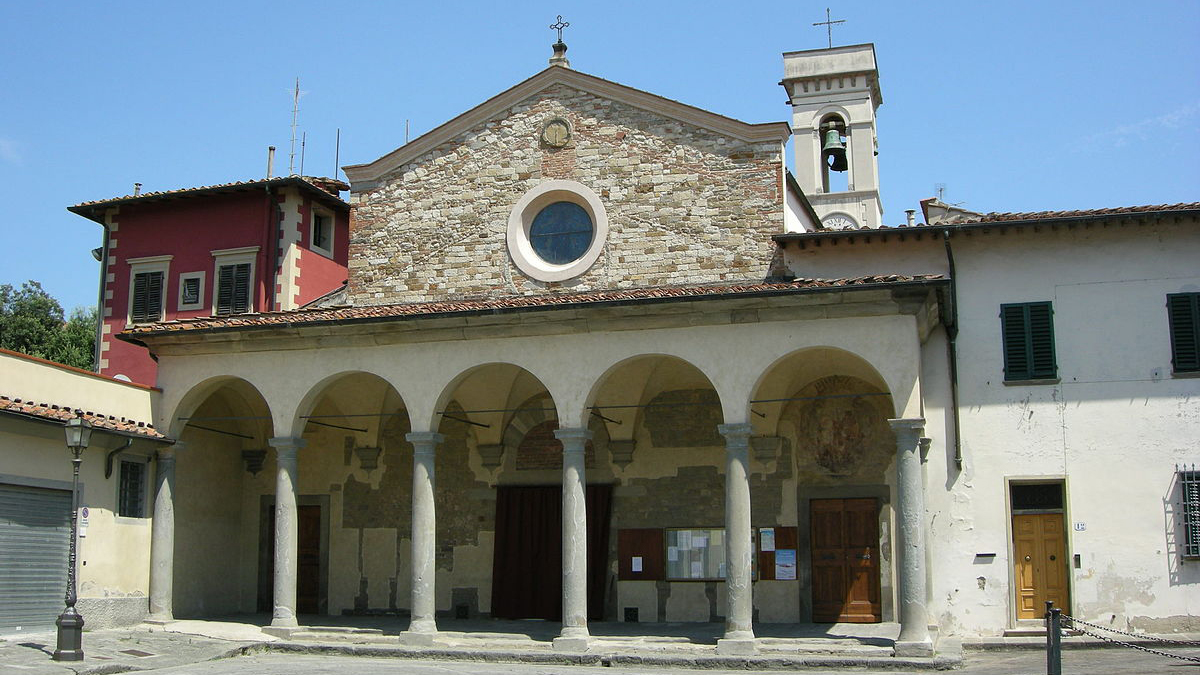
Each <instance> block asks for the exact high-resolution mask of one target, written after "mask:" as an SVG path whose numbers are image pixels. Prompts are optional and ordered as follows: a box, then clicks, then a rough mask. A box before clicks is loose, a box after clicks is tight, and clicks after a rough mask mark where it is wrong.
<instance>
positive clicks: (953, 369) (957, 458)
mask: <svg viewBox="0 0 1200 675" xmlns="http://www.w3.org/2000/svg"><path fill="white" fill-rule="evenodd" d="M942 243H943V244H945V246H946V266H947V269H948V271H949V273H950V321H949V322H948V323H944V325H945V326H946V337H947V338H948V339H947V340H946V356H947V357H948V358H949V360H950V410H951V413H952V417H953V420H954V466H955V468H957V469H958V470H959V471H962V463H963V456H962V442H961V441H960V440H959V429H960V428H961V427H960V423H959V418H958V275H957V274H955V272H954V252H953V251H951V250H950V230H949V229H946V230H942Z"/></svg>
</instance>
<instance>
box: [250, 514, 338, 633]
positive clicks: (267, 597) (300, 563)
mask: <svg viewBox="0 0 1200 675" xmlns="http://www.w3.org/2000/svg"><path fill="white" fill-rule="evenodd" d="M296 511H297V514H296V515H297V520H298V523H297V538H298V539H299V541H298V546H297V556H296V613H297V614H323V613H324V609H323V607H322V605H323V604H324V603H322V597H321V596H322V592H321V591H322V589H321V586H322V584H321V581H322V574H321V572H322V570H321V563H322V555H321V551H322V547H321V544H322V542H321V531H322V527H321V506H320V505H318V504H300V505H298V506H297V507H296ZM259 523H260V525H261V526H262V532H261V534H260V536H259V550H258V560H259V565H258V611H260V612H270V611H272V609H273V604H274V594H275V585H274V584H275V503H274V502H273V501H272V502H270V503H264V504H263V513H262V516H261V518H260V519H259Z"/></svg>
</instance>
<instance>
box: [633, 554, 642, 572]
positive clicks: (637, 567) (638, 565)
mask: <svg viewBox="0 0 1200 675" xmlns="http://www.w3.org/2000/svg"><path fill="white" fill-rule="evenodd" d="M630 569H632V570H633V571H634V572H641V571H642V556H640V555H635V556H633V560H632V562H631V564H630Z"/></svg>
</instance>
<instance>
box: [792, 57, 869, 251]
mask: <svg viewBox="0 0 1200 675" xmlns="http://www.w3.org/2000/svg"><path fill="white" fill-rule="evenodd" d="M780 84H781V85H783V88H784V89H785V90H787V93H788V97H789V99H790V102H791V104H792V139H793V140H792V143H793V145H794V146H795V149H796V165H795V167H796V181H797V182H798V183H799V184H800V188H801V189H802V190H803V191H804V194H805V196H806V197H808V200H809V201H810V202H811V203H812V205H813V209H814V210H815V211H816V212H817V215H818V216H820V217H821V223H822V224H823V225H824V226H825V227H828V228H831V229H839V230H841V229H857V228H860V227H869V228H876V227H879V226H880V225H882V224H883V202H882V201H881V200H880V198H879V163H878V161H877V159H876V155H877V154H878V151H877V147H878V138H877V136H876V130H875V109H876V108H878V107H879V106H880V104H882V103H883V95H882V94H881V93H880V91H879V70H878V69H877V68H876V66H875V45H873V44H865V45H850V46H848V47H832V48H830V49H810V50H806V51H800V52H785V53H784V54H783V81H782V82H780Z"/></svg>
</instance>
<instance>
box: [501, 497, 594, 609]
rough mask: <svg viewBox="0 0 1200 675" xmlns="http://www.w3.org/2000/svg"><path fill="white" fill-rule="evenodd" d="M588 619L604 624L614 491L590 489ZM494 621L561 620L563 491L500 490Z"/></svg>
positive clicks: (588, 500) (588, 498) (588, 499)
mask: <svg viewBox="0 0 1200 675" xmlns="http://www.w3.org/2000/svg"><path fill="white" fill-rule="evenodd" d="M586 499H587V540H588V541H587V547H588V618H589V619H594V620H601V619H603V618H604V591H605V587H606V585H607V584H606V583H605V576H606V573H607V571H608V531H609V521H610V518H609V515H610V512H611V507H612V486H611V485H589V486H587V497H586ZM492 617H494V618H497V619H545V620H547V621H561V620H562V487H561V486H559V485H535V486H509V485H502V486H500V487H497V488H496V547H495V553H494V557H493V559H492Z"/></svg>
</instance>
